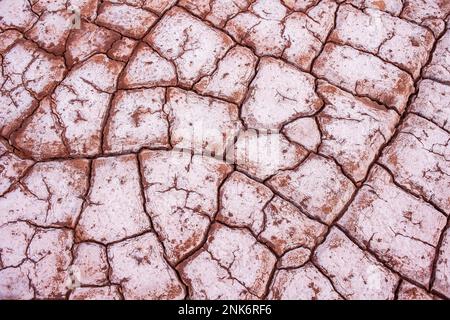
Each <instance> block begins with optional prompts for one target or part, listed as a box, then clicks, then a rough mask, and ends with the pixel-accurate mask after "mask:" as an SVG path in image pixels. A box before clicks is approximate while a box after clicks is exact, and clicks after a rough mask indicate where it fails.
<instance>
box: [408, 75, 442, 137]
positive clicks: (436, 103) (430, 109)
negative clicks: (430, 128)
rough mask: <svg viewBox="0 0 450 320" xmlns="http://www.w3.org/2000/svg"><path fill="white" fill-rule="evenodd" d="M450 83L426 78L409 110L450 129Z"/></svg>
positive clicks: (421, 83)
mask: <svg viewBox="0 0 450 320" xmlns="http://www.w3.org/2000/svg"><path fill="white" fill-rule="evenodd" d="M448 106H450V85H445V84H442V83H439V82H436V81H433V80H429V79H425V80H423V81H421V82H420V84H419V93H418V94H417V96H416V97H415V99H414V101H413V102H412V103H411V107H410V108H409V110H410V111H411V112H414V113H416V114H418V115H420V116H422V117H424V118H426V119H429V120H430V121H432V122H433V123H435V124H437V125H438V126H440V127H441V128H443V129H445V130H447V131H450V108H449V107H448Z"/></svg>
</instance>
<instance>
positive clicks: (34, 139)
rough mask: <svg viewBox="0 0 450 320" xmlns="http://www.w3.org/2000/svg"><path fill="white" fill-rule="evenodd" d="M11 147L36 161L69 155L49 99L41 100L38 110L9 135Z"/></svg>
mask: <svg viewBox="0 0 450 320" xmlns="http://www.w3.org/2000/svg"><path fill="white" fill-rule="evenodd" d="M11 141H12V142H13V145H14V146H15V147H16V148H18V149H19V150H20V151H22V152H23V153H24V154H26V155H29V156H31V157H33V158H34V159H36V160H41V159H48V158H57V157H64V156H67V155H68V154H69V149H68V146H67V145H66V144H65V141H64V127H63V126H62V125H61V123H60V120H59V117H58V115H57V114H56V106H55V102H54V101H53V100H52V99H51V98H50V97H45V98H44V99H43V100H41V102H40V104H39V107H38V109H37V110H36V111H35V112H34V113H33V115H32V116H31V117H29V118H28V119H26V120H25V122H24V123H23V124H22V126H21V127H20V128H19V129H18V130H17V131H16V132H14V133H13V134H12V135H11Z"/></svg>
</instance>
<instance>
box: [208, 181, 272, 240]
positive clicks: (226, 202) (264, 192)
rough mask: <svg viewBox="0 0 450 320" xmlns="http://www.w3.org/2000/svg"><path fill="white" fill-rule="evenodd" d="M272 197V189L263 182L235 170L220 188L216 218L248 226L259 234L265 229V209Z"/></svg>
mask: <svg viewBox="0 0 450 320" xmlns="http://www.w3.org/2000/svg"><path fill="white" fill-rule="evenodd" d="M272 197H273V193H272V191H270V189H269V188H267V187H266V186H264V185H263V184H261V183H258V182H256V181H255V180H252V179H250V178H248V177H247V176H246V175H244V174H242V173H239V172H233V173H232V174H231V175H230V177H229V178H228V179H227V180H226V182H225V183H224V184H223V185H222V188H221V189H220V210H219V212H218V214H217V216H216V220H217V221H221V222H223V223H225V224H226V225H229V226H232V227H246V228H248V229H250V230H251V231H252V232H253V234H255V235H257V234H259V233H260V232H261V231H262V230H263V227H264V211H263V210H264V208H265V207H266V205H267V204H268V203H269V201H270V199H271V198H272Z"/></svg>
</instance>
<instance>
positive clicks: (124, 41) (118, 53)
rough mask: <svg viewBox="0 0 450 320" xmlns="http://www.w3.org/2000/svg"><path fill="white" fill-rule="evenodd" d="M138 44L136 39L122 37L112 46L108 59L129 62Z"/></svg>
mask: <svg viewBox="0 0 450 320" xmlns="http://www.w3.org/2000/svg"><path fill="white" fill-rule="evenodd" d="M137 44H138V41H136V40H134V39H131V38H127V37H122V38H121V39H119V40H116V41H115V42H114V43H113V44H112V45H111V46H110V48H109V51H108V57H110V58H111V59H115V60H119V61H122V62H128V61H129V59H130V56H131V54H132V53H133V50H134V48H135V47H136V45H137Z"/></svg>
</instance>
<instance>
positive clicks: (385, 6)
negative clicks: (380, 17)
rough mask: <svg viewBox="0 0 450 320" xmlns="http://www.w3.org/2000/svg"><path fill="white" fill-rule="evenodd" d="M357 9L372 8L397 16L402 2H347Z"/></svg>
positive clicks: (357, 0) (389, 0) (387, 0)
mask: <svg viewBox="0 0 450 320" xmlns="http://www.w3.org/2000/svg"><path fill="white" fill-rule="evenodd" d="M346 2H347V3H350V4H352V5H353V6H355V7H357V8H359V9H366V8H372V9H377V10H380V11H384V12H387V13H390V14H392V15H393V16H398V15H399V14H400V12H401V11H402V8H403V2H402V0H347V1H346Z"/></svg>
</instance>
